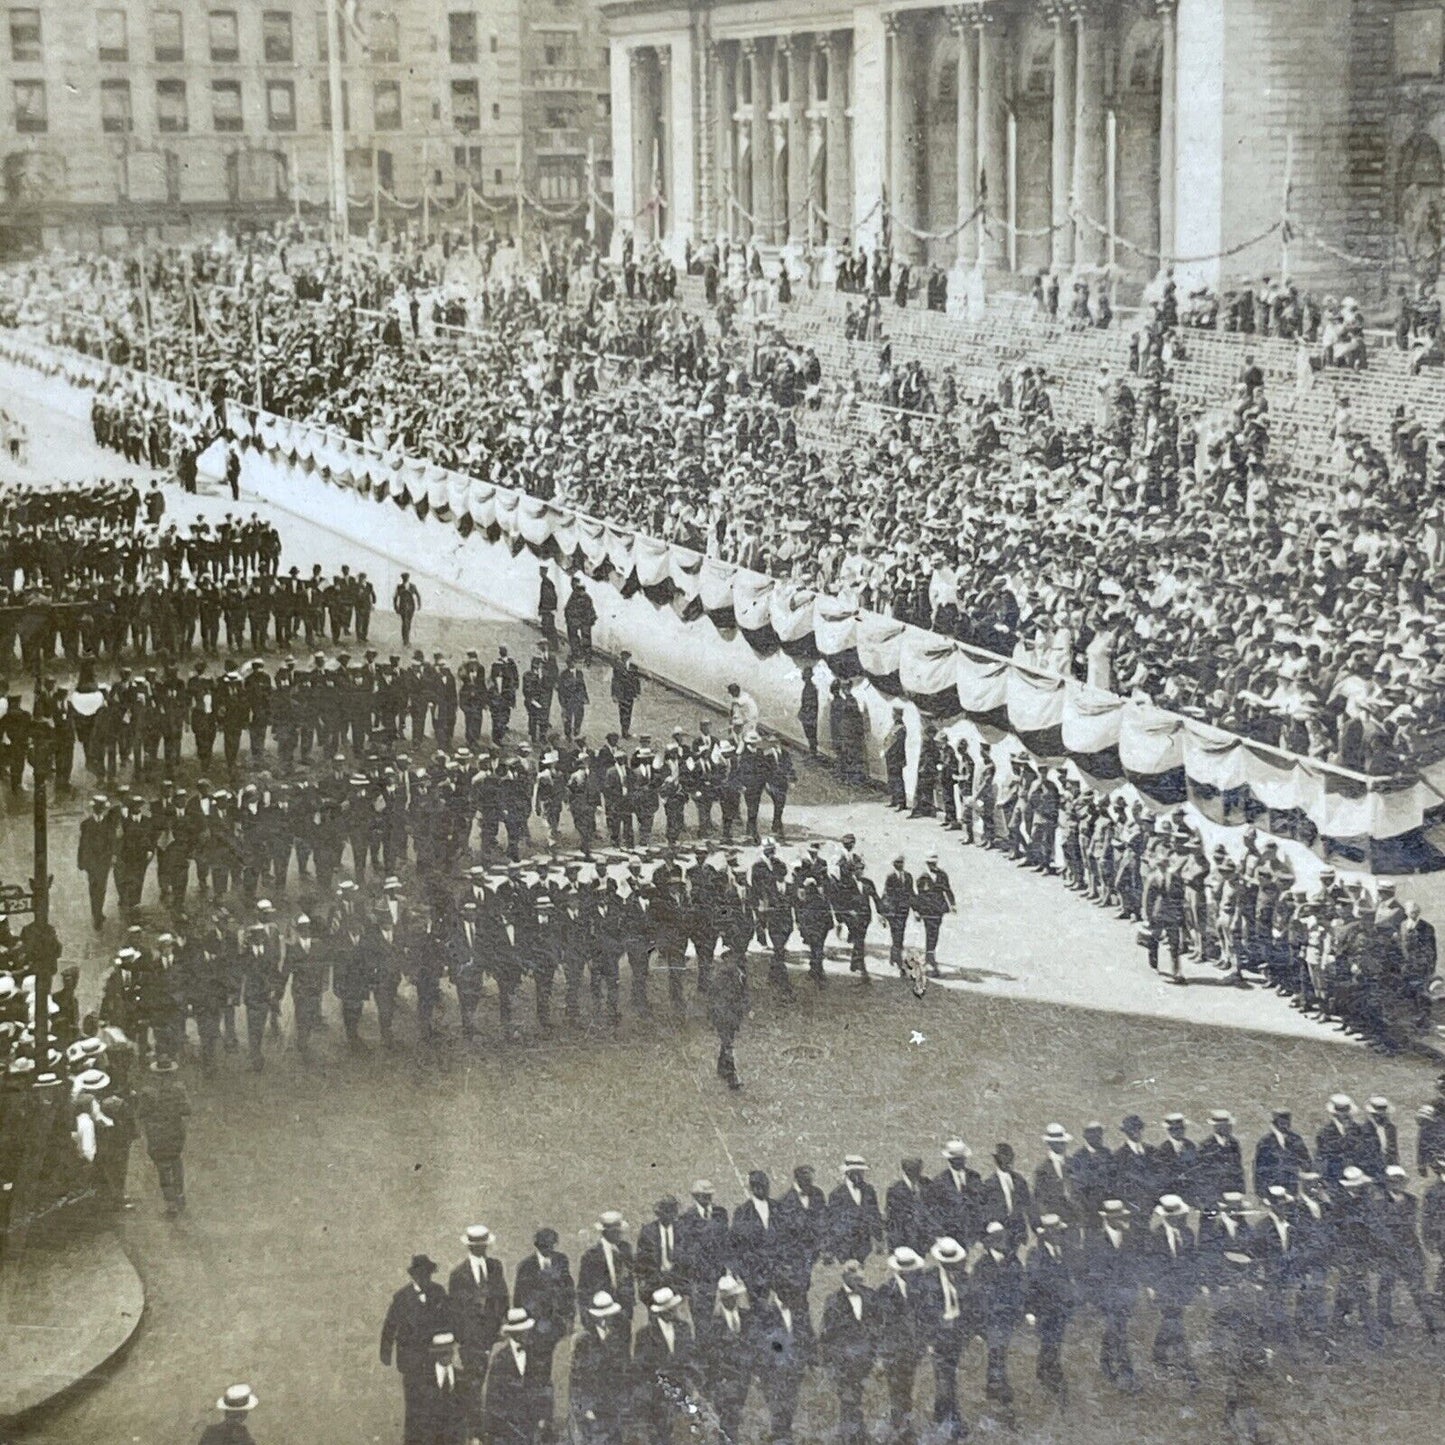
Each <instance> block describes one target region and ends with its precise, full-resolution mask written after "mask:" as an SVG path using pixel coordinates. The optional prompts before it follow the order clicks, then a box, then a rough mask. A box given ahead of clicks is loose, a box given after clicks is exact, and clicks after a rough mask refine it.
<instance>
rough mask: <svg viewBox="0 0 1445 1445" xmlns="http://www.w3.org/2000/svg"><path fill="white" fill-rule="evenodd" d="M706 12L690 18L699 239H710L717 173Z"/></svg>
mask: <svg viewBox="0 0 1445 1445" xmlns="http://www.w3.org/2000/svg"><path fill="white" fill-rule="evenodd" d="M706 21H707V17H706V15H699V16H695V17H694V20H693V38H694V45H693V55H694V62H695V65H696V69H697V215H696V216H695V217H694V218H693V224H694V227H695V229H696V231H697V239H698V241H699V242H703V241H710V240H711V239H712V237H713V235H714V234H715V233H716V230H717V227H716V226H715V225H714V223H713V193H714V191H715V190H716V184H715V177H716V173H717V114H718V110H717V65H716V63H715V61H714V59H713V53H712V42H711V41H710V40H707V39H705V38H704V36H703V33H702V27H703V26H704V25H705V24H706Z"/></svg>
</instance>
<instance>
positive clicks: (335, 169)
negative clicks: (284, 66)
mask: <svg viewBox="0 0 1445 1445" xmlns="http://www.w3.org/2000/svg"><path fill="white" fill-rule="evenodd" d="M340 6H341V0H327V5H326V74H327V87H328V89H329V91H330V95H329V96H328V101H329V105H330V110H331V231H332V239H333V241H334V242H335V244H336V245H338V246H344V245H345V244H346V241H347V238H348V236H349V235H350V233H351V217H350V214H349V211H348V206H349V205H350V202H349V201H348V200H347V197H346V107H345V105H344V104H343V91H342V84H343V82H342V79H341V15H340Z"/></svg>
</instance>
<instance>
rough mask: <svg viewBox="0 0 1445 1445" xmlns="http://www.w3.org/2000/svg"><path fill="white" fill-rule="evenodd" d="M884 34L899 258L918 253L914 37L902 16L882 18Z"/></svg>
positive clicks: (892, 194)
mask: <svg viewBox="0 0 1445 1445" xmlns="http://www.w3.org/2000/svg"><path fill="white" fill-rule="evenodd" d="M883 23H884V27H885V29H886V30H887V33H888V42H889V64H888V86H889V91H888V99H889V113H888V150H889V158H888V176H889V190H888V198H889V202H890V205H891V208H892V212H893V218H894V225H893V249H894V251H896V252H897V253H898V254H899V255H901V256H908V257H913V256H916V255H917V254H918V253H919V242H918V239H917V237H915V236H914V235H913V233H912V232H911V231H910V230H908V229H907V228H908V227H909V226H917V225H918V176H917V170H916V166H915V157H916V155H917V150H918V147H917V134H916V130H917V115H918V95H917V92H916V90H915V88H914V75H913V71H914V33H913V24H912V21H911V19H910V18H909V17H908V16H907V15H905V14H892V15H887V16H885V17H884V21H883Z"/></svg>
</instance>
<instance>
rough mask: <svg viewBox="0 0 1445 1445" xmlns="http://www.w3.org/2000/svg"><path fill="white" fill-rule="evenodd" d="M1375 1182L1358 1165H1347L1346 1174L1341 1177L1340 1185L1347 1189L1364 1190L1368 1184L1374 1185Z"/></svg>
mask: <svg viewBox="0 0 1445 1445" xmlns="http://www.w3.org/2000/svg"><path fill="white" fill-rule="evenodd" d="M1374 1182H1375V1181H1374V1180H1373V1179H1371V1178H1370V1176H1369V1175H1368V1174H1366V1173H1365V1171H1364V1170H1363V1169H1361V1168H1360V1167H1359V1166H1358V1165H1356V1164H1350V1165H1347V1166H1346V1168H1345V1172H1344V1173H1343V1174H1341V1175H1340V1183H1341V1184H1343V1185H1344V1186H1345V1188H1346V1189H1363V1188H1364V1187H1365V1185H1366V1184H1373V1183H1374Z"/></svg>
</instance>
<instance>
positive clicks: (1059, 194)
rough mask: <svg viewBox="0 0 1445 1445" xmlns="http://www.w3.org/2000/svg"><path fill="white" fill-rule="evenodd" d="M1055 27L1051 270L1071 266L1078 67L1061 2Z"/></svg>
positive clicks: (1071, 29) (1069, 20)
mask: <svg viewBox="0 0 1445 1445" xmlns="http://www.w3.org/2000/svg"><path fill="white" fill-rule="evenodd" d="M1049 19H1050V20H1051V21H1052V22H1053V27H1054V129H1053V137H1052V145H1053V151H1052V159H1053V168H1052V177H1051V194H1052V212H1053V214H1052V216H1051V217H1050V223H1051V224H1052V225H1053V226H1054V228H1055V229H1054V237H1053V268H1054V270H1055V271H1071V270H1072V269H1073V266H1074V223H1073V221H1072V220H1071V219H1070V217H1069V201H1070V199H1071V197H1072V195H1073V190H1074V80H1075V73H1076V70H1077V67H1078V60H1077V58H1076V56H1075V46H1074V20H1073V16H1071V15H1070V14H1069V11H1068V9H1067V7H1066V6H1065V5H1064V4H1063V3H1057V4H1055V5H1054V6H1053V7H1052V9H1051V10H1050V12H1049Z"/></svg>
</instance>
